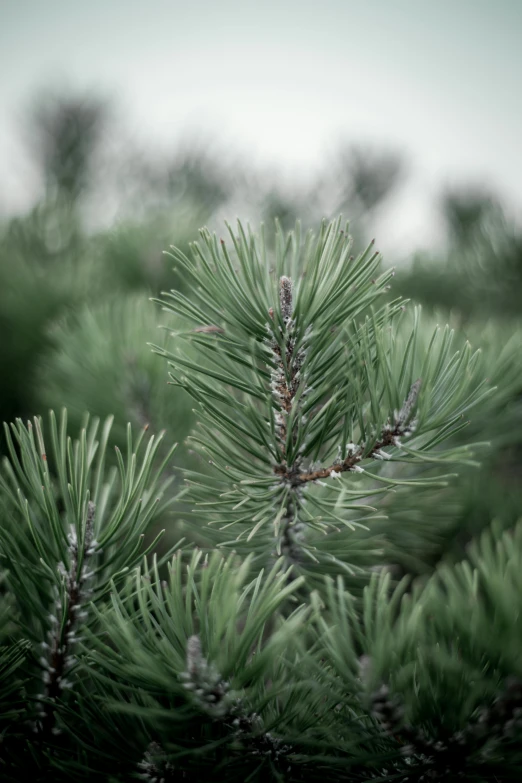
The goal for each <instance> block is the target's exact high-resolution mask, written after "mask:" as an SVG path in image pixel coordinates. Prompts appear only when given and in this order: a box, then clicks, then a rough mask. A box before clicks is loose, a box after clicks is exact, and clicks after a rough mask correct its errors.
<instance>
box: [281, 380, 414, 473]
mask: <svg viewBox="0 0 522 783" xmlns="http://www.w3.org/2000/svg"><path fill="white" fill-rule="evenodd" d="M420 387H421V379H420V378H419V379H418V380H416V381H415V383H414V384H412V386H411V389H410V391H409V393H408V396H407V398H406V400H405V401H404V403H403V405H402V407H401V409H400V410H399V411H396V412H395V425H394V427H393V428H392V427H391V425H390V424H388V425H386V427H385V428H384V429H383V431H382V433H381V437H380V440H378V441H377V442H376V443H374V445H373V446H372V448H371V449H370V451H369V452H368V453H367V454H364V451H363V450H362V449H360V448H357V447H354V448H353V449H351V451H350V453H349V454H348V456H347V457H345V459H344V460H342V462H335V463H334V464H333V465H330V466H329V467H327V468H318V469H317V470H313V471H310V472H308V473H296V472H295V471H293V472H290V471H288V470H287V468H286V466H285V465H276V467H275V468H274V473H276V474H277V475H279V476H283V477H284V478H285V479H286V480H287V481H288V482H289V483H290V484H291V485H292V486H293V487H296V488H297V487H301V486H303V485H304V484H307V483H309V482H310V481H318V480H319V479H324V478H328V477H329V476H331V475H332V473H333V474H334V475H337V474H339V473H346V472H347V471H356V470H357V465H358V463H359V462H362V460H363V459H371V458H372V457H374V458H375V457H376V458H380V459H386V458H387V456H385V455H384V454H383V453H382V449H384V448H386V447H387V446H398V445H400V440H399V439H400V438H401V437H404V436H406V435H410V434H411V433H412V432H413V431H414V429H415V425H414V423H413V422H410V419H411V415H412V413H413V409H414V407H415V404H416V402H417V397H418V395H419V390H420ZM380 452H381V453H380Z"/></svg>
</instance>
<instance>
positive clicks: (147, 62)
mask: <svg viewBox="0 0 522 783" xmlns="http://www.w3.org/2000/svg"><path fill="white" fill-rule="evenodd" d="M0 9H1V11H0V176H1V178H2V182H3V183H4V184H3V186H2V192H1V194H0V205H1V206H2V207H3V209H4V210H5V209H6V206H10V207H11V208H15V207H20V206H22V205H23V204H24V203H26V202H27V199H28V198H30V195H31V194H30V182H31V178H30V168H29V166H28V163H27V154H26V152H25V150H24V146H23V143H22V141H21V138H20V130H19V129H20V120H21V115H22V111H23V108H24V106H26V105H27V102H28V100H29V98H30V97H31V95H32V94H34V92H35V90H37V89H39V88H41V87H42V86H45V85H48V84H53V83H57V84H60V83H62V84H66V85H68V86H70V87H71V88H76V87H78V88H92V89H99V90H100V91H101V92H103V93H104V94H105V95H108V96H109V97H113V98H115V99H116V101H117V104H118V106H119V108H120V109H121V114H122V116H124V117H125V118H126V119H127V120H128V132H129V133H132V134H135V135H136V136H138V137H139V138H141V139H142V140H144V141H147V142H149V143H152V144H154V145H158V146H161V147H165V146H168V145H171V144H174V143H175V142H176V140H177V139H179V138H180V136H184V137H186V136H187V134H189V133H199V134H201V133H204V134H206V135H208V136H211V137H214V136H215V137H217V139H218V141H219V142H220V143H221V144H222V145H223V146H224V147H228V148H230V149H233V150H237V151H240V152H242V153H243V154H245V155H248V156H249V157H251V158H252V160H253V161H254V162H256V163H264V162H271V163H277V164H278V165H283V166H284V167H285V169H287V170H289V171H291V170H296V171H300V172H303V171H307V170H309V169H310V168H311V167H316V166H318V165H319V164H320V163H321V162H322V161H323V160H324V159H325V158H327V156H328V155H329V154H331V152H332V150H333V149H334V148H335V145H336V143H337V142H338V141H339V140H343V141H348V142H350V141H358V142H360V141H363V142H374V143H375V144H378V145H380V146H381V145H382V146H385V147H387V148H392V149H397V150H400V151H403V152H404V153H405V154H406V155H407V156H408V158H409V160H410V168H411V172H412V173H411V177H410V180H409V184H408V186H407V187H405V189H404V192H403V194H402V196H401V198H398V199H397V201H396V202H395V204H394V205H393V206H392V209H391V210H390V212H389V214H388V218H387V221H388V223H387V226H386V229H387V230H389V231H390V232H391V234H392V235H393V239H394V241H395V242H396V243H397V246H403V245H404V246H408V245H410V244H411V245H416V244H417V245H418V244H425V242H424V241H422V236H424V237H425V238H428V239H429V237H430V235H434V234H435V233H436V231H437V227H436V225H435V224H434V223H433V220H432V214H433V199H434V196H435V194H436V192H437V191H438V189H439V188H440V186H442V185H444V184H447V183H451V182H463V181H464V182H474V183H480V184H489V185H490V186H491V187H492V188H493V189H495V190H497V191H498V192H499V194H500V195H502V196H504V197H505V199H506V201H507V203H508V205H509V206H510V208H511V209H512V210H513V212H518V213H520V212H521V211H522V154H521V139H522V97H521V85H522V0H436V1H435V0H365V1H364V2H363V1H362V0H361V1H360V2H355V0H278V2H272V1H271V0H255V2H252V1H251V0H241V2H236V1H235V0H184V2H180V0H147V2H145V1H144V0H89V2H86V1H85V0H0ZM385 222H386V220H385Z"/></svg>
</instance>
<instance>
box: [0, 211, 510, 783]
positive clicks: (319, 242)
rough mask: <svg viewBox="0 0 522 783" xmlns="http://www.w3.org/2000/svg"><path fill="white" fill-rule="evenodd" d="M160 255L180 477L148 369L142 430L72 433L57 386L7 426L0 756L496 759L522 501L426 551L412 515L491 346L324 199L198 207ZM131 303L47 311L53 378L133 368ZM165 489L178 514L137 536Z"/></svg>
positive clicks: (0, 536) (423, 503)
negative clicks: (54, 401) (38, 412)
mask: <svg viewBox="0 0 522 783" xmlns="http://www.w3.org/2000/svg"><path fill="white" fill-rule="evenodd" d="M173 255H174V258H175V259H176V264H177V267H178V277H179V278H181V279H183V280H184V282H185V285H186V291H187V293H183V292H182V291H180V290H179V289H175V290H173V291H171V292H169V293H165V294H163V295H162V299H161V300H160V301H161V303H162V306H163V307H164V308H165V309H166V310H167V311H168V313H169V316H168V318H169V320H168V321H167V322H166V323H165V324H164V325H165V327H166V329H167V335H166V337H165V340H164V341H163V342H161V341H160V342H159V343H158V344H157V345H156V346H155V349H154V350H155V352H156V353H159V354H161V355H162V356H163V357H164V358H166V359H167V361H168V363H169V367H170V377H171V381H172V383H173V384H174V386H175V387H177V388H176V389H171V391H172V393H173V400H176V401H177V400H179V401H180V402H179V404H180V405H183V404H185V403H183V402H182V401H183V400H184V399H185V400H186V399H187V396H190V397H192V399H193V405H194V413H195V418H196V420H197V424H196V427H195V430H194V434H193V435H192V437H191V444H192V447H193V450H194V452H195V453H196V455H198V457H199V459H200V460H201V462H200V463H199V464H200V467H198V468H194V467H187V466H186V464H184V459H182V460H181V464H179V463H178V466H179V467H181V468H183V469H184V475H185V485H184V488H183V489H181V490H179V491H178V493H173V491H172V486H173V485H172V478H173V474H172V463H173V461H174V459H175V458H176V454H177V452H176V453H175V454H174V455H173V453H172V451H173V449H172V444H171V443H170V439H169V438H168V437H166V436H165V435H164V433H160V434H157V428H158V426H161V421H160V420H161V418H162V416H165V417H170V416H180V415H182V416H183V415H185V414H184V413H183V410H184V409H183V408H180V409H177V404H178V403H177V402H173V403H168V402H167V401H166V400H164V398H163V396H162V394H163V393H162V392H161V393H160V392H157V394H158V396H153V397H151V398H150V400H149V404H150V416H149V415H147V417H146V418H147V419H151V420H152V423H153V426H152V427H151V430H154V434H152V435H150V434H149V430H147V429H146V428H145V427H144V426H143V424H144V422H143V421H142V420H141V418H140V416H135V418H134V420H135V421H136V423H138V424H139V427H138V429H139V435H138V436H137V437H134V436H133V434H132V427H131V426H129V428H128V431H127V433H126V439H125V447H124V448H122V449H121V451H120V449H119V448H116V450H115V457H114V458H113V459H111V457H110V455H109V451H110V450H112V449H113V446H112V445H111V438H110V426H111V421H110V419H109V420H108V421H107V423H106V424H105V425H104V426H103V427H101V429H100V425H99V422H98V421H97V420H94V421H93V422H91V423H89V422H88V421H87V423H86V424H84V426H83V427H82V428H81V429H80V434H79V437H78V439H77V440H73V439H72V438H71V436H70V434H69V432H68V426H67V419H66V416H65V413H64V414H63V415H62V418H61V419H60V421H59V422H58V421H57V420H56V418H55V416H54V415H53V414H51V416H50V418H49V422H48V423H47V422H45V423H44V422H42V421H41V420H40V419H35V420H34V421H33V422H28V423H27V424H24V423H22V422H21V421H19V420H18V421H17V422H16V423H15V424H14V425H12V426H11V427H10V428H7V431H6V443H7V447H8V457H7V458H6V459H5V460H4V464H3V467H2V473H1V478H0V514H1V517H0V519H1V524H0V558H1V559H0V568H1V570H2V582H1V583H0V588H1V593H0V620H1V626H2V627H1V631H0V633H1V636H0V644H1V645H2V646H1V647H0V672H1V673H2V675H3V679H2V684H1V685H0V732H1V734H0V736H1V738H2V743H1V744H0V763H1V765H2V774H3V779H5V780H7V781H15V780H16V781H18V780H20V779H24V777H25V778H26V779H30V780H34V781H51V780H52V781H55V780H58V781H60V780H64V781H65V780H79V781H81V780H93V779H94V780H96V779H97V780H106V781H110V782H113V783H116V781H127V780H140V779H141V780H149V781H160V780H163V781H165V783H166V782H167V781H175V780H176V781H177V780H187V781H203V782H204V781H221V780H227V781H252V782H253V781H266V780H273V781H290V783H291V782H292V781H308V780H310V781H314V780H317V781H319V780H322V781H323V780H325V779H328V780H331V781H354V783H355V782H361V783H362V781H374V782H375V783H377V781H388V780H389V781H394V780H396V781H411V782H412V783H413V782H415V781H418V782H419V783H420V782H421V781H430V780H440V781H443V780H444V781H453V780H455V781H457V780H462V779H465V780H472V781H477V783H481V782H484V783H485V781H491V780H496V781H515V780H518V777H517V775H518V776H519V771H520V765H521V764H522V755H521V751H520V748H521V747H522V742H521V739H522V666H521V660H520V643H521V632H522V629H521V626H520V612H519V608H518V607H519V600H518V599H519V596H520V594H521V590H522V528H521V527H520V524H513V525H512V526H511V527H510V528H508V529H507V526H506V525H505V524H501V523H500V522H493V523H492V524H489V525H488V528H487V529H486V530H485V531H483V533H482V535H481V536H480V537H479V538H475V540H474V541H473V542H472V544H471V545H470V546H469V547H467V549H466V551H465V553H463V555H462V556H461V557H460V558H458V559H457V558H455V559H453V561H451V560H450V561H448V562H444V563H439V564H438V565H437V564H436V558H435V561H432V562H431V563H430V556H431V555H432V554H433V547H434V548H435V549H436V548H437V537H436V535H434V534H433V532H432V531H431V529H430V525H429V524H428V523H426V522H425V521H424V522H422V521H421V522H419V514H420V513H421V510H422V508H423V507H424V508H428V507H429V506H430V505H432V506H434V505H436V504H437V503H439V498H440V508H441V509H448V508H449V507H451V503H452V496H451V492H452V487H454V486H455V482H456V475H455V473H454V470H455V468H456V467H458V468H459V470H465V471H470V470H471V469H476V468H475V466H476V464H477V463H476V459H477V456H482V455H484V454H485V453H487V451H486V450H487V447H486V446H485V445H484V444H483V443H479V441H482V440H483V437H482V436H483V433H484V431H485V432H486V433H488V430H487V428H485V429H484V428H482V427H481V426H480V422H481V421H482V420H484V419H487V418H488V417H491V416H492V411H493V410H494V406H495V404H497V405H500V406H503V407H504V408H505V409H506V411H507V413H506V417H507V418H506V421H508V420H510V419H509V417H510V416H511V415H512V413H511V408H510V406H511V400H512V390H513V388H514V387H515V385H516V378H514V379H513V378H512V375H510V372H509V370H510V353H509V351H510V350H511V349H510V348H509V349H508V351H507V354H505V355H504V356H501V357H500V358H498V360H495V362H493V363H492V357H491V355H489V356H488V354H487V352H485V353H484V354H482V353H481V352H480V351H474V350H473V349H472V348H471V347H470V345H469V344H468V343H466V342H462V341H461V340H460V338H459V336H458V335H455V334H454V333H453V332H452V330H451V329H449V328H438V327H435V328H426V327H425V326H423V325H422V322H421V314H420V310H419V309H418V308H413V307H411V306H410V305H409V304H408V303H407V302H404V301H402V300H392V301H389V296H388V289H389V285H390V280H391V278H392V276H393V271H389V272H383V271H382V267H381V258H380V255H379V254H378V253H376V252H375V251H374V249H373V246H369V247H368V248H367V249H366V250H364V251H363V252H362V253H361V254H360V255H358V256H357V257H355V258H354V257H352V255H351V241H350V238H349V236H348V231H347V227H345V226H343V225H342V224H341V222H340V221H335V222H333V223H330V224H328V223H323V225H322V226H321V227H320V230H319V232H318V234H317V236H314V235H313V234H312V233H309V234H307V235H306V236H301V233H300V228H299V225H297V227H296V230H295V232H293V233H291V234H289V235H285V234H283V232H282V231H280V230H277V231H276V235H275V241H274V242H268V241H265V237H264V230H261V232H260V233H259V234H258V235H256V234H254V233H253V232H252V231H251V230H250V229H245V228H244V227H243V226H242V225H241V224H238V225H237V228H236V229H231V228H229V233H228V235H227V238H226V239H222V240H219V239H218V238H217V237H216V236H215V235H213V234H211V233H210V232H209V231H207V230H203V231H202V232H201V239H200V241H199V242H197V243H194V244H193V245H192V246H191V251H190V255H186V254H185V253H183V252H181V251H174V253H173ZM129 301H130V300H129ZM140 301H141V300H140ZM150 307H151V310H150V312H154V310H153V308H152V306H150ZM129 308H130V309H129V310H126V309H125V308H122V309H121V310H119V309H116V310H115V311H109V310H106V311H103V309H100V310H98V311H96V313H95V311H94V310H92V309H91V310H85V312H84V313H83V314H82V315H81V317H80V319H79V326H78V329H77V331H75V329H71V333H70V335H67V333H66V332H67V329H68V327H67V326H64V327H63V331H62V333H61V335H60V337H59V339H60V340H61V341H62V343H63V346H64V351H63V352H62V356H63V358H62V359H61V360H60V370H59V371H60V372H61V373H62V374H63V375H62V377H63V379H64V382H69V381H70V383H71V385H74V384H76V389H75V390H74V391H73V393H72V396H73V397H76V399H80V398H81V397H80V391H81V390H80V388H79V387H81V385H82V370H83V371H84V372H83V375H84V376H85V377H87V376H88V374H89V373H91V374H92V378H96V379H99V383H100V386H101V385H102V382H103V376H104V375H105V374H106V376H107V384H106V386H105V388H100V389H97V388H96V386H97V381H91V382H90V383H91V387H90V391H86V396H85V400H86V404H87V400H88V399H91V400H92V399H95V398H97V399H98V402H97V403H96V407H98V408H100V407H104V406H106V405H108V404H110V401H111V399H114V401H115V404H120V401H119V400H118V398H117V394H118V393H119V391H117V390H119V388H120V387H118V383H119V382H121V381H122V380H123V387H128V389H127V391H129V392H130V388H131V386H132V384H131V382H130V381H129V376H128V375H126V374H125V373H126V372H127V371H128V368H127V367H126V362H128V351H130V352H132V350H133V343H134V341H138V340H141V339H142V338H143V335H144V333H145V332H146V331H147V330H148V324H149V321H148V320H147V319H148V318H149V316H148V315H145V312H144V311H143V309H142V305H141V304H139V305H138V303H137V302H136V307H134V306H131V305H129ZM132 313H135V315H136V319H135V321H133V318H132ZM109 330H110V332H111V334H110V339H111V340H112V341H113V346H112V350H111V355H112V356H114V357H117V359H116V361H115V363H114V366H108V365H107V364H106V362H107V360H106V358H105V356H104V351H103V335H104V334H106V332H107V331H109ZM90 340H91V341H92V345H91V346H90V347H89V348H88V344H89V341H90ZM66 345H67V346H68V348H67V349H65V346H66ZM134 350H135V351H136V354H135V355H137V356H139V357H140V359H139V363H140V367H143V368H147V372H148V373H149V376H148V377H149V378H154V377H155V375H154V373H156V372H158V371H157V370H156V369H152V365H150V366H149V364H148V362H149V361H151V360H154V361H156V363H157V365H156V366H157V367H161V366H162V362H161V360H160V359H159V358H158V357H154V356H152V357H147V358H145V357H142V354H141V351H142V347H141V346H140V347H138V346H135V347H134ZM118 352H120V355H118ZM82 363H83V366H82ZM163 366H164V363H163ZM490 370H492V372H490ZM503 378H504V379H506V382H507V380H509V379H511V380H509V383H508V384H507V387H506V388H505V389H504V390H502V391H500V392H496V391H495V389H494V383H496V382H499V383H501V380H502V379H503ZM65 379H68V380H67V381H66V380H65ZM511 383H512V384H514V385H513V386H511V385H509V384H511ZM154 385H155V384H154ZM154 394H156V392H154ZM176 394H178V395H180V396H179V397H176V396H175V395H176ZM97 395H99V396H97ZM495 401H496V402H495ZM170 405H172V407H169V406H170ZM93 407H94V406H93ZM123 407H124V406H123ZM468 417H471V421H472V425H471V427H469V428H468V429H467V430H466V425H467V424H468ZM131 418H132V417H131ZM473 418H474V422H475V423H473ZM147 423H150V422H149V421H147ZM168 424H169V422H165V426H166V427H168ZM493 435H494V433H493ZM116 440H118V441H120V443H121V440H122V434H121V432H120V434H118V436H117V438H116ZM471 441H477V442H476V443H475V445H474V446H471V445H470V443H471ZM500 442H501V441H499V443H500ZM165 443H167V446H165V445H164V444H165ZM499 448H500V446H499ZM178 459H179V458H178ZM173 501H176V504H175V505H176V508H178V509H179V504H180V503H181V504H183V509H184V514H183V515H184V522H185V527H186V530H187V531H188V533H189V535H188V536H187V540H185V541H179V542H176V543H175V544H174V545H173V546H172V547H170V548H169V551H167V552H163V553H162V555H161V556H159V555H158V554H157V551H158V548H157V541H156V540H154V539H152V540H151V538H150V531H151V530H153V529H154V526H155V525H156V524H157V521H158V520H159V519H161V520H162V521H163V520H164V519H165V515H166V514H167V513H168V509H169V508H171V509H172V508H174V503H173ZM457 506H458V503H457ZM401 509H402V511H401ZM176 513H179V512H178V511H176ZM439 516H440V517H441V518H444V516H445V514H444V513H443V512H442V511H441V512H440V514H439ZM428 518H429V519H430V520H436V519H437V514H436V513H433V514H432V515H431V517H430V516H429V517H428ZM433 524H438V523H437V522H436V521H435V522H434V523H433ZM441 525H442V527H444V523H443V522H442V523H441ZM443 533H444V531H443ZM430 537H431V538H430ZM194 538H197V539H198V540H199V541H200V544H201V545H200V546H199V547H195V546H194V544H192V543H190V542H191V541H193V540H194ZM430 541H431V544H430V543H429V542H430ZM423 542H425V543H426V542H427V543H426V546H425V548H424V549H423ZM430 547H431V548H430ZM401 553H402V559H401V558H400V557H398V556H399V555H400V554H401ZM457 560H458V562H457ZM397 563H398V564H399V565H400V566H401V568H402V572H401V573H399V574H395V573H394V569H393V566H394V564H397ZM419 563H421V564H424V565H425V566H426V567H425V568H423V567H421V566H419ZM402 573H404V574H405V575H404V576H402ZM415 574H421V577H417V578H415Z"/></svg>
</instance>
